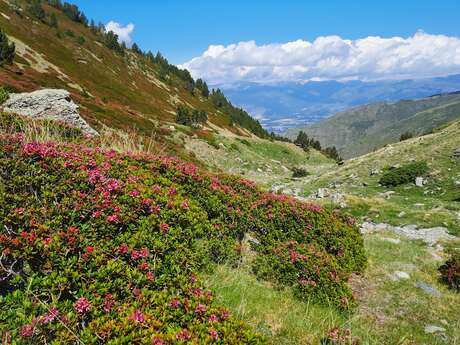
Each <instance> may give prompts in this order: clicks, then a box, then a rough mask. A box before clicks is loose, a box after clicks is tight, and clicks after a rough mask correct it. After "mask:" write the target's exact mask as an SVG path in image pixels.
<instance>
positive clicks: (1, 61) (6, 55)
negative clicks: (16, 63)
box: [0, 30, 16, 67]
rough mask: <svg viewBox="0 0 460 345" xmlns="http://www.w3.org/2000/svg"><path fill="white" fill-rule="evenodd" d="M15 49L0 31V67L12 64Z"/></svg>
mask: <svg viewBox="0 0 460 345" xmlns="http://www.w3.org/2000/svg"><path fill="white" fill-rule="evenodd" d="M15 50H16V47H15V45H14V43H10V41H9V40H8V37H7V36H6V34H5V33H4V32H3V31H2V30H0V67H1V66H3V65H11V64H12V63H13V59H14V54H15Z"/></svg>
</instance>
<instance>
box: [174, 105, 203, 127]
mask: <svg viewBox="0 0 460 345" xmlns="http://www.w3.org/2000/svg"><path fill="white" fill-rule="evenodd" d="M207 120H208V115H207V114H206V112H205V111H203V110H197V109H189V108H187V107H184V106H180V107H179V108H177V112H176V122H177V123H178V124H180V125H184V126H198V125H201V124H203V123H205V122H206V121H207Z"/></svg>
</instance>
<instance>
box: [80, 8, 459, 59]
mask: <svg viewBox="0 0 460 345" xmlns="http://www.w3.org/2000/svg"><path fill="white" fill-rule="evenodd" d="M74 3H76V4H77V5H78V6H79V7H80V8H82V9H83V10H84V12H85V13H86V14H87V16H88V17H89V18H94V19H95V20H96V21H101V22H103V23H107V22H109V21H115V22H118V23H120V24H122V25H126V24H128V23H133V24H134V26H135V29H134V31H133V33H132V37H133V39H134V41H135V42H138V43H139V45H140V46H141V47H142V48H143V49H144V50H152V51H157V50H160V51H161V52H162V53H164V55H165V56H166V57H167V58H168V59H169V60H170V61H171V62H173V63H177V64H180V63H184V62H186V61H189V60H190V59H192V58H193V57H197V56H199V55H201V54H202V53H203V52H204V51H205V50H206V49H207V48H208V46H209V45H224V46H226V45H228V44H232V43H238V42H241V41H249V40H255V41H256V43H257V45H264V44H270V43H284V42H290V41H295V40H298V39H302V40H307V41H313V40H314V39H315V38H317V37H318V36H328V35H339V36H340V37H342V38H344V39H351V40H355V39H358V38H363V37H367V36H374V35H378V36H383V37H391V36H401V37H408V36H412V35H414V33H415V32H416V31H417V30H419V29H422V30H423V31H425V32H427V33H430V34H444V35H448V36H457V37H458V36H460V25H458V24H459V18H460V17H459V16H460V1H458V0H457V1H454V0H437V1H434V0H417V1H415V0H399V1H394V0H389V1H388V0H386V1H370V0H367V1H362V0H355V1H345V0H343V1H339V0H333V1H332V0H329V1H325V0H322V1H319V0H318V1H307V0H303V1H302V0H284V1H274V0H251V1H250V0H245V1H244V0H232V1H216V0H214V1H210V0H195V1H191V0H162V1H155V0H154V1H147V0H142V1H113V0H112V1H108V0H97V1H95V0H78V1H74Z"/></svg>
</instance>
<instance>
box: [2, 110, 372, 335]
mask: <svg viewBox="0 0 460 345" xmlns="http://www.w3.org/2000/svg"><path fill="white" fill-rule="evenodd" d="M8 121H9V125H6V122H8ZM4 122H5V124H4V125H3V126H4V127H7V126H9V127H13V128H6V129H5V130H4V131H3V132H6V133H8V134H3V135H0V179H1V181H2V185H1V188H2V189H1V191H2V192H1V193H0V252H1V253H2V256H1V260H2V262H1V263H2V269H4V270H5V276H4V279H3V280H2V281H1V282H0V284H1V286H0V287H1V289H2V294H1V295H0V320H2V322H1V323H0V333H1V334H8V337H10V338H11V339H13V341H14V342H18V343H19V342H24V343H26V342H28V343H40V344H41V343H57V342H59V343H61V344H71V343H75V342H76V337H78V339H79V340H80V341H81V342H83V343H87V344H90V343H91V344H96V343H117V344H132V343H136V344H152V343H154V344H161V343H164V344H170V343H174V342H177V341H180V340H184V342H187V343H196V344H205V343H210V342H212V341H216V342H220V343H222V344H262V343H265V342H266V341H265V339H264V338H263V337H262V336H260V335H258V334H256V333H254V331H252V330H251V329H250V328H249V326H247V325H246V324H244V323H242V322H240V321H237V320H236V319H234V318H232V317H230V316H229V315H228V312H227V311H226V310H225V309H223V308H221V307H220V306H219V305H218V304H217V303H216V301H215V300H214V298H213V296H212V294H210V293H209V292H208V291H206V290H205V289H204V288H203V284H202V282H201V281H200V280H199V279H197V276H198V275H199V273H200V272H201V271H202V270H204V269H210V268H211V267H212V265H210V263H211V262H217V263H221V262H230V263H232V262H235V261H236V260H239V259H240V256H241V253H240V252H241V243H242V241H243V238H244V237H245V234H246V233H247V232H249V231H250V232H251V235H252V236H253V237H254V238H256V239H257V241H256V242H257V243H258V244H257V245H254V251H255V252H256V259H255V261H254V265H253V270H254V272H255V273H256V274H257V275H258V276H259V277H260V278H263V279H268V280H271V281H273V282H275V283H277V284H280V285H288V286H293V287H294V288H295V291H296V293H297V295H298V297H299V298H301V299H313V300H316V301H318V302H321V303H329V304H333V305H336V306H337V307H339V308H342V309H348V308H350V307H352V306H353V304H354V301H353V297H352V294H351V291H350V288H349V286H348V284H347V282H348V279H349V278H350V274H351V273H353V272H361V271H362V270H363V269H364V267H365V264H366V258H365V255H364V248H363V240H362V237H361V235H360V233H359V230H358V228H357V226H356V225H355V224H354V220H353V219H352V218H350V217H348V216H346V215H342V214H340V213H338V212H337V211H333V210H329V209H324V208H322V207H321V206H319V205H316V204H310V203H302V202H300V201H298V200H295V199H293V198H291V197H288V196H286V195H274V194H271V193H266V192H264V191H262V190H260V189H259V188H257V187H256V186H255V184H254V183H252V182H250V181H247V180H244V179H241V178H239V177H236V176H229V175H225V174H211V173H208V172H205V171H202V170H200V169H198V168H197V167H196V166H194V165H193V164H191V163H187V162H183V161H180V160H179V159H177V158H173V157H158V156H151V155H134V154H120V153H116V152H114V151H104V150H101V149H100V148H98V147H91V146H86V145H84V144H82V143H81V142H74V143H63V142H46V143H37V142H28V141H26V140H25V139H24V136H23V135H22V134H21V133H17V134H14V133H15V132H18V129H21V128H23V126H24V125H25V124H24V119H22V118H19V117H18V118H15V117H14V116H10V117H8V116H4ZM88 144H90V142H88Z"/></svg>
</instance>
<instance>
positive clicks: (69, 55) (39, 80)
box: [0, 1, 267, 137]
mask: <svg viewBox="0 0 460 345" xmlns="http://www.w3.org/2000/svg"><path fill="white" fill-rule="evenodd" d="M48 3H49V4H51V5H53V6H51V5H48ZM0 28H1V29H2V30H3V31H4V32H5V33H6V34H7V35H8V37H9V39H10V40H11V41H13V42H14V43H15V45H16V57H15V59H14V63H13V65H11V66H8V65H5V66H3V68H1V69H0V80H1V82H2V85H3V86H7V87H8V88H9V89H11V90H14V91H33V90H36V89H39V88H43V87H48V88H63V89H67V90H68V91H70V92H71V93H72V98H73V99H74V100H76V102H77V103H79V104H80V105H81V106H82V107H81V113H82V116H83V117H84V118H85V119H86V120H87V121H88V122H89V123H90V124H91V125H93V126H94V127H95V128H97V129H98V128H101V127H102V126H103V125H105V126H108V127H112V128H121V129H132V128H134V129H135V130H136V131H139V132H140V133H148V134H151V133H152V131H157V130H158V127H159V125H161V124H164V123H170V122H172V123H174V122H175V118H176V111H177V108H178V107H179V106H182V107H186V108H188V109H190V111H192V110H193V109H196V110H198V111H204V112H205V113H206V115H207V116H208V119H209V121H210V122H211V123H214V124H215V125H217V126H220V127H224V128H227V129H229V130H231V131H233V132H235V133H240V134H243V135H244V134H247V131H250V132H252V133H254V134H256V135H259V136H262V137H264V136H267V133H266V132H265V131H264V130H263V129H262V127H261V126H260V124H259V123H258V122H257V121H256V120H254V119H252V118H251V117H250V116H249V115H248V114H247V113H246V112H245V111H243V110H241V109H237V108H234V107H233V106H232V105H231V104H230V103H229V102H228V101H227V100H226V98H225V96H224V95H223V94H222V93H221V92H220V91H219V90H217V91H216V92H212V90H208V88H207V86H206V85H205V83H204V82H203V81H201V80H197V81H194V80H193V78H192V77H191V76H190V74H189V73H188V71H185V70H179V69H178V68H177V67H175V66H173V65H170V64H169V63H168V61H167V60H166V59H165V58H164V57H162V56H161V54H157V53H155V54H153V53H151V52H143V51H142V50H141V49H140V48H139V47H138V46H137V45H136V46H133V47H132V49H128V48H126V47H125V46H124V45H120V44H119V43H118V42H117V39H116V37H115V36H114V35H113V34H112V35H111V34H107V33H105V32H104V29H103V26H96V25H94V24H93V22H92V21H91V22H89V21H88V19H87V18H86V17H85V15H84V14H83V13H81V12H80V11H79V10H78V8H77V7H76V6H73V5H69V4H67V5H65V4H64V5H63V4H62V3H61V2H60V1H49V2H45V1H38V2H37V1H2V2H0Z"/></svg>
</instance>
